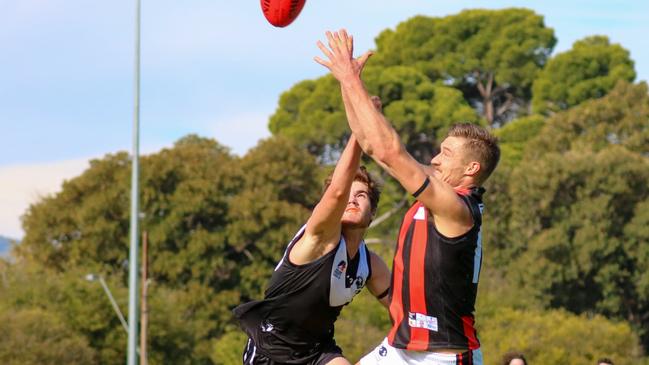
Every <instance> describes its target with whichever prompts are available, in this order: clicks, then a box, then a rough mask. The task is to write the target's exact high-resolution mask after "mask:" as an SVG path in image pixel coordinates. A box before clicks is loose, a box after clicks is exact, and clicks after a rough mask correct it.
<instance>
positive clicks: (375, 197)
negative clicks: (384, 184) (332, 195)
mask: <svg viewBox="0 0 649 365" xmlns="http://www.w3.org/2000/svg"><path fill="white" fill-rule="evenodd" d="M332 176H333V172H332V173H331V174H330V175H329V176H328V177H327V178H326V179H325V183H324V187H323V189H322V191H323V192H324V191H326V190H327V188H328V187H329V185H331V178H332ZM354 181H360V182H362V183H365V185H367V188H368V190H369V198H370V206H371V207H372V213H374V212H376V208H377V207H378V206H379V199H380V198H381V187H380V186H379V184H378V182H377V181H376V179H375V178H374V177H372V174H370V173H369V171H367V168H365V166H361V167H359V168H358V171H356V176H354Z"/></svg>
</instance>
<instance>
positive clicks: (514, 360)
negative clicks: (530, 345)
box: [502, 352, 527, 365]
mask: <svg viewBox="0 0 649 365" xmlns="http://www.w3.org/2000/svg"><path fill="white" fill-rule="evenodd" d="M502 364H503V365H527V360H525V356H523V354H521V353H519V352H508V353H506V354H505V355H504V356H503V362H502Z"/></svg>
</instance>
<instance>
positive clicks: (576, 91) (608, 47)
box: [532, 36, 635, 113]
mask: <svg viewBox="0 0 649 365" xmlns="http://www.w3.org/2000/svg"><path fill="white" fill-rule="evenodd" d="M634 78H635V71H634V69H633V61H632V60H631V58H630V56H629V51H627V50H626V49H624V48H623V47H622V46H621V45H619V44H611V43H610V42H609V40H608V37H605V36H591V37H587V38H585V39H582V40H579V41H577V42H575V44H573V46H572V49H570V50H569V51H566V52H563V53H560V54H558V55H556V56H555V57H553V58H552V59H551V60H550V61H549V62H548V64H547V66H546V67H545V68H544V69H543V71H541V73H540V74H539V76H538V78H537V79H536V80H535V81H534V86H533V90H534V98H533V99H532V106H533V107H534V110H535V111H536V112H537V113H550V112H557V111H559V110H565V109H568V108H570V107H572V106H574V105H577V104H579V103H581V102H583V101H586V100H588V99H595V98H600V97H602V96H604V95H606V94H607V93H608V92H609V91H610V90H611V89H613V87H614V86H615V84H616V83H617V82H618V81H620V80H624V81H633V79H634Z"/></svg>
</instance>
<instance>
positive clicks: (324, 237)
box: [291, 135, 363, 265]
mask: <svg viewBox="0 0 649 365" xmlns="http://www.w3.org/2000/svg"><path fill="white" fill-rule="evenodd" d="M362 153H363V151H362V150H361V148H360V146H359V145H358V143H357V141H356V138H355V137H354V136H353V135H352V136H351V137H350V139H349V141H348V142H347V146H346V147H345V149H344V150H343V153H342V155H341V156H340V159H339V160H338V163H337V164H336V168H335V169H334V172H333V175H332V177H331V184H330V185H329V187H328V188H327V190H326V191H325V192H324V194H323V195H322V198H321V199H320V201H319V202H318V204H317V205H316V206H315V208H314V209H313V212H312V213H311V217H309V220H308V221H307V223H306V229H305V232H304V235H303V236H302V238H301V239H300V240H299V241H298V242H297V243H296V245H295V247H294V248H293V249H292V251H291V262H293V263H294V264H297V265H301V264H305V263H308V262H311V261H313V260H315V259H317V258H319V257H321V256H322V255H323V254H324V253H326V252H328V249H330V248H332V247H333V246H334V245H336V244H337V243H338V240H339V239H340V232H341V224H340V219H341V218H342V216H343V213H344V212H345V208H346V207H347V202H348V200H349V191H350V190H351V185H352V182H353V181H354V177H355V176H356V172H357V171H358V168H359V165H360V158H361V154H362Z"/></svg>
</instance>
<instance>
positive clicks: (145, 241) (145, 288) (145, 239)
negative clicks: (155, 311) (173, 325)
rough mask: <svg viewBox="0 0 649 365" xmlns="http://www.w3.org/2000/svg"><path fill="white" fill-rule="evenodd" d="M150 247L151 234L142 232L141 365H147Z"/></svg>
mask: <svg viewBox="0 0 649 365" xmlns="http://www.w3.org/2000/svg"><path fill="white" fill-rule="evenodd" d="M148 247H149V234H148V232H147V231H144V232H142V306H141V311H142V319H141V326H140V349H141V350H140V365H147V363H148V359H147V351H146V350H147V349H146V342H147V338H146V337H147V327H148V324H149V323H148V322H149V308H148V307H147V305H148V304H147V296H148V292H149V284H148V283H147V280H148V276H149V275H148V270H149V258H148Z"/></svg>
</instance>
